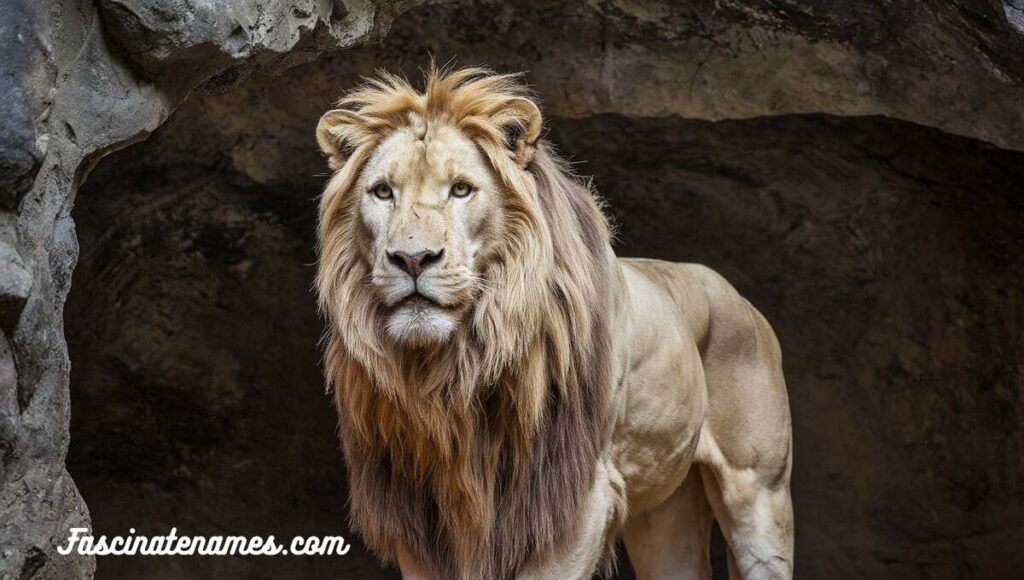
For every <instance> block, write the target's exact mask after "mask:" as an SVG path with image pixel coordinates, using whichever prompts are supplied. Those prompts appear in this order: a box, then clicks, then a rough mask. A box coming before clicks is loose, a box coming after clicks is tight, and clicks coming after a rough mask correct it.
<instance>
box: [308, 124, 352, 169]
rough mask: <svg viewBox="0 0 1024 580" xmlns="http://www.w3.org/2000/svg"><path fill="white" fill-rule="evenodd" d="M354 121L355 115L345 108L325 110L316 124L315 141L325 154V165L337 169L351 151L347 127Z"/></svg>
mask: <svg viewBox="0 0 1024 580" xmlns="http://www.w3.org/2000/svg"><path fill="white" fill-rule="evenodd" d="M355 121H356V115H355V113H353V112H352V111H346V110H345V109H334V110H333V111H327V112H326V113H324V115H323V116H322V117H320V122H319V123H317V125H316V142H317V144H318V145H320V151H323V153H324V155H326V156H327V165H328V166H329V167H330V168H331V170H333V171H337V170H338V169H340V168H341V166H342V165H344V164H345V160H346V159H348V156H349V154H350V153H351V147H350V143H348V137H347V133H348V131H347V129H349V128H351V127H352V125H353V124H354V123H355Z"/></svg>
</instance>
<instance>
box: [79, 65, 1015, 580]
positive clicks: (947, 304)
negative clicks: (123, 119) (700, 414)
mask: <svg viewBox="0 0 1024 580" xmlns="http://www.w3.org/2000/svg"><path fill="white" fill-rule="evenodd" d="M354 76H355V75H354V70H352V67H350V65H349V63H348V61H347V60H346V59H345V58H335V57H331V58H329V59H327V62H322V61H321V62H318V63H315V64H313V65H305V66H303V67H299V68H297V69H294V70H293V71H291V72H290V73H288V74H287V75H285V76H284V77H280V78H270V77H260V76H257V77H254V78H253V79H251V80H250V81H248V82H247V83H246V84H245V85H243V86H242V87H241V88H240V89H238V90H236V91H235V92H232V93H229V94H225V95H217V96H208V95H195V96H194V97H192V98H191V99H190V100H189V101H188V102H186V104H185V105H183V107H182V108H181V109H180V110H179V111H178V112H177V113H176V114H175V115H174V117H172V119H171V120H170V121H169V122H168V123H167V124H166V125H165V126H164V127H162V128H161V129H160V130H158V131H157V132H156V133H155V134H154V135H153V136H152V138H150V139H149V140H148V141H146V142H144V143H141V144H139V145H136V146H133V147H131V148H129V149H126V150H124V151H121V152H118V153H115V154H113V155H111V156H110V157H108V158H107V159H105V160H103V161H102V162H101V163H100V164H99V166H98V167H97V168H96V169H95V171H93V173H92V174H91V175H90V176H89V179H88V181H87V183H86V184H85V185H84V186H83V187H82V189H81V191H80V192H79V194H78V198H77V201H76V208H75V210H74V217H75V221H76V224H77V230H78V235H79V239H80V245H81V255H80V261H79V265H78V268H77V269H76V271H75V279H74V283H73V285H72V291H71V296H70V298H69V300H68V303H67V307H66V309H65V321H66V322H65V324H66V331H67V336H68V346H69V351H70V357H71V360H72V363H73V365H72V375H71V389H72V400H73V407H72V420H71V436H72V439H71V440H72V444H71V450H70V453H69V457H68V468H69V470H70V472H71V473H72V475H73V476H74V478H75V481H76V483H77V484H78V486H79V488H80V489H81V491H82V494H83V496H84V497H85V499H86V501H87V504H88V505H89V507H90V511H91V514H92V519H93V525H94V529H95V530H96V531H97V533H108V534H110V533H123V532H124V531H125V530H127V528H128V527H135V528H139V529H145V530H146V531H148V532H150V533H162V532H164V531H166V530H167V529H169V528H170V527H171V526H177V527H178V528H179V529H180V530H184V529H188V530H189V531H191V532H192V533H215V532H222V533H238V534H246V533H249V534H269V533H273V534H276V535H278V536H279V537H286V536H290V535H313V534H337V533H339V531H341V532H343V533H344V534H345V535H350V534H348V533H347V526H346V525H345V512H344V497H345V487H344V486H345V478H344V472H343V466H342V462H341V456H340V452H339V451H338V445H337V441H336V436H335V419H334V415H333V410H332V409H331V408H330V405H329V399H328V398H327V397H326V396H324V394H323V386H322V381H321V376H320V370H319V363H318V358H319V351H318V347H317V343H318V341H319V338H320V333H321V330H322V323H321V321H320V320H319V319H318V317H317V314H316V310H315V304H314V299H313V296H312V294H311V292H310V284H311V281H312V275H313V266H312V264H313V261H314V259H315V256H314V253H313V228H314V225H315V224H314V219H315V206H316V196H317V195H318V193H319V189H320V187H321V186H322V183H323V181H324V174H325V173H326V168H325V164H324V162H323V160H322V159H321V158H320V157H319V155H318V154H317V152H316V150H315V143H314V139H313V135H312V132H313V127H314V126H315V124H316V119H317V117H318V116H319V114H320V113H321V112H322V111H323V110H326V109H327V108H328V105H329V101H330V99H332V98H333V97H334V96H336V95H335V94H333V93H332V92H331V90H332V89H328V88H327V87H337V86H346V85H345V82H347V80H348V79H351V78H354ZM339 79H341V80H339ZM343 81H344V82H343ZM538 90H539V92H540V93H541V94H543V92H544V87H543V86H542V85H540V84H538ZM549 128H550V134H549V137H550V139H551V140H552V141H554V142H555V144H556V145H557V146H558V147H559V149H560V150H561V151H562V152H563V153H564V154H565V155H566V156H568V157H569V158H570V159H572V160H573V161H574V162H577V163H578V165H577V167H578V170H579V172H580V173H582V174H593V176H594V179H595V183H596V186H597V189H598V191H599V192H600V193H601V194H602V195H603V196H604V197H605V198H606V199H607V200H608V203H609V211H610V213H611V215H612V216H613V218H614V220H615V222H616V224H617V226H618V244H617V248H616V249H617V251H618V252H619V253H620V255H627V256H646V257H655V258H664V259H672V260H679V261H695V262H702V263H705V264H707V265H709V266H712V267H714V268H716V269H718V270H719V271H720V272H722V273H723V274H724V275H725V276H726V277H727V278H729V279H730V280H731V281H732V282H733V283H734V284H735V285H736V286H737V287H738V288H739V289H740V290H741V292H742V293H744V295H746V296H747V297H748V298H749V299H750V300H751V301H752V302H753V303H754V304H755V305H756V306H757V307H758V308H759V309H760V310H761V311H762V312H764V313H765V315H766V316H767V317H768V319H769V320H770V321H771V322H772V324H773V325H774V326H775V329H776V332H777V333H778V334H779V337H780V340H781V343H782V347H783V352H784V356H785V368H786V372H787V380H788V386H789V393H790V401H791V406H792V410H793V420H794V436H795V457H796V459H795V467H794V478H793V493H794V497H795V504H796V506H795V510H796V518H797V555H796V560H797V570H798V572H797V574H798V576H801V577H811V578H817V577H829V578H846V577H861V576H867V577H877V578H883V577H890V578H917V577H954V576H958V575H962V574H964V573H970V572H972V571H976V570H978V569H986V570H997V571H998V570H1006V571H1012V570H1014V569H1016V568H1015V567H1016V566H1018V565H1019V564H1021V563H1020V562H1019V559H1020V555H1019V554H1017V553H1016V552H1017V551H1016V547H1017V546H1019V545H1020V544H1021V542H1022V541H1024V535H1022V532H1021V530H1020V528H1019V527H1015V526H1014V524H1013V522H1015V521H1019V520H1020V517H1021V515H1022V514H1024V504H1022V503H1021V501H1020V498H1021V497H1022V491H1024V487H1022V485H1024V484H1022V482H1024V464H1022V462H1021V459H1020V458H1021V457H1022V453H1021V451H1022V436H1024V431H1022V429H1021V408H1020V405H1019V401H1017V400H1015V397H1016V394H1015V393H1016V392H1017V391H1016V390H1015V389H1019V381H1020V380H1021V377H1022V376H1024V375H1022V374H1021V373H1022V367H1021V363H1020V356H1019V353H1020V352H1022V351H1021V349H1022V347H1024V332H1022V330H1021V329H1020V328H1019V327H1017V326H1015V325H1014V324H1013V321H1014V320H1019V318H1020V314H1021V309H1022V305H1021V302H1020V298H1019V293H1018V291H1017V290H1018V289H1019V288H1021V287H1024V284H1022V282H1024V280H1022V278H1024V249H1022V243H1024V242H1022V240H1024V204H1022V202H1021V199H1024V197H1022V196H1021V193H1022V192H1024V154H1020V153H1012V152H1007V151H1003V150H1000V149H997V148H993V147H991V146H988V145H986V144H984V143H981V142H978V141H973V140H970V139H966V138H961V137H955V136H951V135H948V134H945V133H942V132H940V131H937V130H933V129H927V128H923V127H919V126H916V125H913V124H910V123H906V122H900V121H893V120H889V119H885V118H879V117H858V118H840V117H831V116H822V115H806V116H781V117H772V118H755V119H750V120H742V121H725V122H717V123H712V122H707V121H699V120H686V119H681V118H678V117H663V118H649V117H644V118H630V117H625V116H622V115H602V114H596V115H590V116H585V117H580V118H569V117H555V118H551V119H549ZM1014 381H1016V382H1017V384H1016V385H1015V384H1014ZM1014 458H1016V459H1014ZM353 539H355V538H353ZM356 551H357V552H358V553H357V554H353V555H349V556H348V557H345V558H342V559H313V558H309V559H306V558H283V559H282V558H273V559H270V560H273V561H267V560H260V559H248V560H247V559H244V558H213V559H206V560H200V559H181V558H176V559H164V560H161V559H144V558H126V559H100V561H99V564H98V566H99V568H98V577H100V578H119V577H146V578H179V577H237V576H245V577H253V578H277V577H324V576H328V577H332V576H337V575H340V576H343V577H346V578H377V577H381V576H382V575H393V572H384V571H382V569H381V568H379V567H378V566H377V564H376V563H375V562H374V561H373V559H372V558H371V557H370V556H368V555H366V554H365V553H363V552H361V551H359V550H358V549H357V550H356ZM1015 554H1016V555H1015ZM1014 558H1016V559H1017V560H1014ZM716 561H717V563H718V567H719V568H720V567H721V566H722V554H721V551H719V552H718V553H717V558H716Z"/></svg>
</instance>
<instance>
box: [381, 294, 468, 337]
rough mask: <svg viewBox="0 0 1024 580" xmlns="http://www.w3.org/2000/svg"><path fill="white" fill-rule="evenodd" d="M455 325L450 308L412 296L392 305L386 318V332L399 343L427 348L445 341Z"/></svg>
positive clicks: (453, 330)
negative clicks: (393, 306)
mask: <svg viewBox="0 0 1024 580" xmlns="http://www.w3.org/2000/svg"><path fill="white" fill-rule="evenodd" d="M457 326H458V319H457V318H456V316H455V312H453V311H452V309H449V308H445V307H443V306H440V305H438V304H436V303H434V302H431V301H429V300H427V299H425V298H420V297H413V298H411V299H406V300H404V301H402V302H401V303H399V304H398V305H396V306H395V308H394V310H393V311H392V312H391V314H390V315H389V316H388V319H387V325H386V330H387V333H388V335H390V336H391V338H393V339H394V340H395V341H396V342H398V343H400V344H404V345H407V346H429V345H432V344H437V343H442V342H447V341H448V340H449V339H450V338H451V336H452V333H454V332H455V328H456V327H457Z"/></svg>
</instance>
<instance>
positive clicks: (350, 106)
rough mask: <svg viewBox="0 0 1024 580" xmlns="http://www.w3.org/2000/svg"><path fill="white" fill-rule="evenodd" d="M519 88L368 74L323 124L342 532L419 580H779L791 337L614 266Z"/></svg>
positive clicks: (330, 357) (479, 79)
mask: <svg viewBox="0 0 1024 580" xmlns="http://www.w3.org/2000/svg"><path fill="white" fill-rule="evenodd" d="M541 127H542V121H541V114H540V111H539V110H538V108H537V105H536V104H535V103H534V101H533V100H532V99H531V97H530V95H529V94H528V92H527V91H526V89H525V88H524V87H523V85H522V84H521V82H520V77H519V76H516V75H498V74H494V73H491V72H488V71H485V70H481V69H464V70H458V71H454V72H451V71H438V70H436V69H433V68H432V69H431V71H430V72H429V73H428V74H427V78H426V89H425V90H424V92H422V93H420V92H417V91H416V90H414V89H413V88H412V87H411V86H410V85H409V84H408V83H407V82H406V81H404V80H402V79H400V78H397V77H395V76H392V75H388V74H381V75H380V76H379V77H378V78H377V79H375V80H371V81H369V82H368V84H367V85H365V86H364V87H362V88H360V89H358V90H356V91H355V92H353V93H351V94H349V95H348V96H346V97H344V98H343V99H342V100H341V101H340V103H339V108H338V109H336V110H333V111H330V112H328V113H326V114H325V115H324V116H323V118H322V119H321V120H320V123H319V125H318V127H317V141H318V142H319V145H320V148H321V149H322V150H323V152H324V153H325V154H326V155H327V156H328V157H329V162H330V166H331V168H332V169H333V170H335V173H334V175H333V177H332V178H331V180H330V182H329V183H328V184H327V187H326V189H325V191H324V194H323V199H322V201H321V205H320V225H319V252H320V260H319V268H318V272H317V282H316V284H317V291H318V293H319V301H320V306H321V308H322V309H323V311H324V312H325V313H326V315H327V317H328V318H329V323H330V324H329V329H328V345H327V352H326V360H325V366H326V373H327V378H328V381H329V383H330V384H331V385H332V386H333V388H334V393H335V403H336V406H337V410H338V415H339V417H340V431H341V441H342V445H343V449H344V454H345V460H346V462H347V464H348V469H349V475H350V495H351V519H352V524H353V526H354V527H355V528H356V530H357V531H358V532H360V533H361V534H362V537H363V538H364V540H365V541H366V543H367V544H368V545H369V547H370V548H371V549H372V550H373V551H374V552H376V553H377V554H378V555H379V556H380V557H381V558H383V559H384V560H386V561H388V562H397V564H398V566H399V567H400V568H401V571H402V574H403V576H405V577H408V578H466V579H477V578H488V579H489V578H502V579H503V578H510V577H526V578H557V579H561V578H585V577H588V576H590V575H591V574H592V573H593V572H594V570H595V569H597V568H598V567H599V566H600V565H601V564H602V562H604V563H605V564H606V565H610V564H611V562H612V548H613V546H614V542H615V540H616V538H617V537H618V536H619V535H620V534H622V535H623V536H624V538H625V542H626V548H627V550H628V553H629V556H630V559H631V560H632V562H633V566H634V568H635V569H636V570H637V572H638V574H639V575H640V576H641V577H645V578H667V577H688V578H689V577H694V578H696V577H701V578H706V577H708V576H709V575H710V566H709V563H708V538H709V533H710V530H711V525H712V521H713V519H717V520H718V522H719V524H720V525H721V527H722V530H723V532H724V534H725V537H726V539H727V541H728V544H729V556H730V557H729V562H730V571H731V572H730V573H731V575H732V576H733V577H740V578H788V577H791V576H792V571H793V516H792V507H791V503H790V495H789V476H790V469H791V444H790V418H789V408H788V402H787V399H786V388H785V383H784V380H783V376H782V366H781V355H780V352H779V345H778V342H777V341H776V339H775V336H774V334H773V333H772V329H771V327H770V326H769V325H768V323H767V322H766V321H765V319H764V318H763V317H762V316H761V315H760V314H759V313H758V312H757V310H755V309H754V308H753V307H752V306H751V305H750V304H749V303H748V302H747V301H746V300H744V299H743V298H742V297H740V296H739V294H737V292H736V291H735V290H734V289H733V288H732V286H730V285H729V284H728V283H727V282H726V281H725V280H724V279H722V278H721V277H720V276H718V275H717V274H715V273H714V272H712V271H711V270H709V269H708V268H705V267H703V266H698V265H694V264H674V263H669V262H660V261H655V260H624V259H618V258H616V257H615V254H614V252H613V251H612V248H611V245H610V243H609V229H608V224H607V222H606V220H605V217H604V215H603V214H602V212H601V208H600V205H599V203H598V201H597V200H596V199H595V196H594V193H593V192H592V191H591V189H590V187H589V185H588V184H587V183H586V182H583V181H581V180H579V179H578V178H576V177H575V176H573V175H572V174H571V173H570V172H569V170H568V169H567V167H566V166H565V164H564V163H563V162H562V161H561V160H560V159H559V158H558V156H557V155H556V154H555V153H554V151H553V150H552V148H551V146H550V145H549V144H548V143H547V142H545V141H544V140H542V139H540V135H541Z"/></svg>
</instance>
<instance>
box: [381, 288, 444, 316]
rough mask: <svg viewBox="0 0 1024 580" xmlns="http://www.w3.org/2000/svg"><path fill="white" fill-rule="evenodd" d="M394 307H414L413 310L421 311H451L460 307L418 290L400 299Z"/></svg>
mask: <svg viewBox="0 0 1024 580" xmlns="http://www.w3.org/2000/svg"><path fill="white" fill-rule="evenodd" d="M394 308H395V309H398V308H412V309H413V310H415V311H417V312H419V311H424V310H428V309H431V310H448V311H451V310H456V309H457V308H458V307H457V306H456V305H454V304H443V303H441V302H438V301H437V300H435V299H433V298H431V297H429V296H427V295H426V294H423V293H422V292H420V291H418V290H417V291H414V292H413V293H411V294H409V295H408V296H406V297H405V298H402V299H401V300H399V301H398V302H397V303H396V304H395V306H394Z"/></svg>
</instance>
